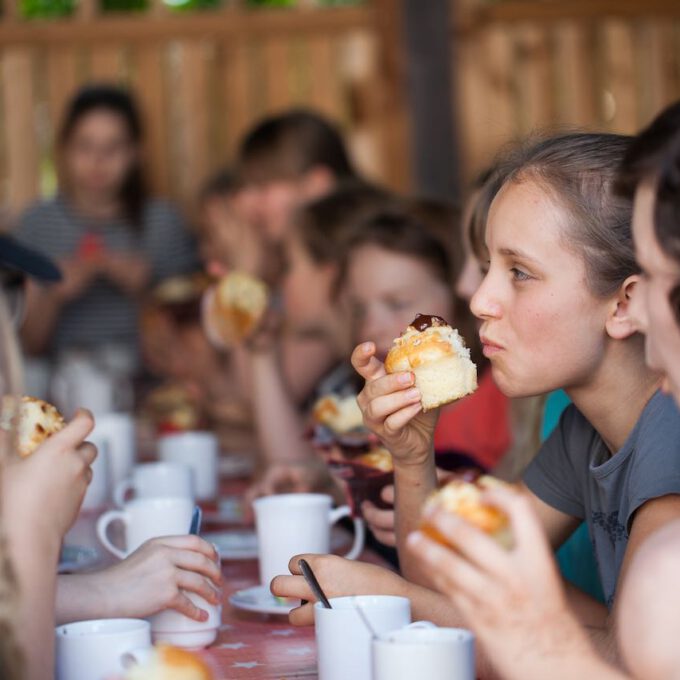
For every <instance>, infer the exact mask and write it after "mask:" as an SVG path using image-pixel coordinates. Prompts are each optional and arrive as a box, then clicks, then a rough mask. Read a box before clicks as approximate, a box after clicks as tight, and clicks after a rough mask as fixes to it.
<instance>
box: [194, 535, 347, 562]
mask: <svg viewBox="0 0 680 680" xmlns="http://www.w3.org/2000/svg"><path fill="white" fill-rule="evenodd" d="M201 536H202V537H203V538H204V539H205V540H206V541H208V543H214V544H215V546H217V552H218V553H219V554H220V560H256V559H257V557H258V544H257V534H256V533H255V531H254V530H252V529H232V530H229V531H208V532H203V533H201ZM349 541H350V536H349V534H348V533H347V532H346V531H344V530H343V529H342V528H340V527H333V529H331V552H339V551H341V550H343V549H346V547H347V545H348V543H349Z"/></svg>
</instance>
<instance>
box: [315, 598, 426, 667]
mask: <svg viewBox="0 0 680 680" xmlns="http://www.w3.org/2000/svg"><path fill="white" fill-rule="evenodd" d="M330 604H331V607H332V609H326V608H325V607H324V606H323V605H322V604H321V602H317V603H316V604H315V605H314V627H315V630H316V644H317V659H318V666H319V680H372V663H371V642H372V639H373V634H375V635H381V634H383V633H387V632H389V631H391V630H395V629H397V628H403V627H404V626H407V625H408V624H409V622H410V621H411V603H410V602H409V600H408V598H406V597H396V596H392V595H357V596H352V597H334V598H331V599H330ZM359 608H361V611H362V612H363V615H364V617H365V618H366V621H367V622H368V624H369V625H370V629H369V625H367V624H366V621H364V619H363V618H362V616H361V612H359V611H358V609H359ZM415 677H419V676H415Z"/></svg>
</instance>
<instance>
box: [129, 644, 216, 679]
mask: <svg viewBox="0 0 680 680" xmlns="http://www.w3.org/2000/svg"><path fill="white" fill-rule="evenodd" d="M212 678H213V674H212V672H211V671H210V669H209V668H208V666H207V665H206V664H205V662H204V661H203V660H202V659H201V658H200V657H199V656H197V655H196V654H193V653H192V652H187V651H186V650H184V649H178V648H177V647H169V646H167V645H159V646H157V647H155V648H154V649H153V650H152V652H151V656H150V657H149V659H147V661H146V662H145V663H143V664H140V665H136V666H133V667H132V668H130V669H129V670H128V672H127V674H126V675H125V680H212Z"/></svg>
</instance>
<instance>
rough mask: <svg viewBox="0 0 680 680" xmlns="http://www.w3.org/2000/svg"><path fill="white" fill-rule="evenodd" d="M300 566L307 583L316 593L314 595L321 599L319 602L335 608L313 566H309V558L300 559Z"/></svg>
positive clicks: (326, 606) (329, 607)
mask: <svg viewBox="0 0 680 680" xmlns="http://www.w3.org/2000/svg"><path fill="white" fill-rule="evenodd" d="M298 566H299V567H300V571H301V572H302V575H303V576H304V578H305V581H307V585H308V586H309V587H310V588H311V590H312V593H314V597H315V598H316V599H317V600H319V602H321V604H322V605H323V606H324V607H325V608H326V609H333V607H331V603H330V602H329V601H328V598H327V597H326V593H324V592H323V590H322V589H321V586H320V585H319V581H318V580H317V578H316V576H314V572H313V571H312V568H311V567H310V566H309V564H308V562H307V560H299V561H298Z"/></svg>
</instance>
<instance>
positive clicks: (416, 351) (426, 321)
mask: <svg viewBox="0 0 680 680" xmlns="http://www.w3.org/2000/svg"><path fill="white" fill-rule="evenodd" d="M385 370H386V371H387V372H388V373H397V372H400V371H413V373H414V374H415V379H416V387H417V388H418V389H419V390H420V393H421V395H422V398H421V403H422V406H423V411H429V410H431V409H433V408H437V407H438V406H442V405H444V404H448V403H449V402H452V401H455V400H456V399H460V398H461V397H464V396H465V395H466V394H470V393H472V392H474V391H475V390H476V389H477V367H476V366H475V365H474V364H473V363H472V361H471V360H470V350H469V349H468V348H467V347H466V346H465V343H464V341H463V338H461V337H460V335H459V334H458V331H457V330H454V329H453V328H451V326H449V324H447V323H446V321H444V319H442V318H440V317H438V316H428V315H425V314H418V316H416V318H415V319H414V320H413V322H412V323H411V324H410V326H409V327H408V328H407V329H406V330H405V331H404V332H403V333H402V335H401V337H399V338H396V339H395V340H394V343H393V345H392V348H391V349H390V351H389V352H388V354H387V357H386V358H385Z"/></svg>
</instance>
